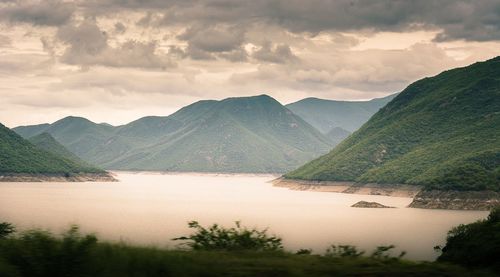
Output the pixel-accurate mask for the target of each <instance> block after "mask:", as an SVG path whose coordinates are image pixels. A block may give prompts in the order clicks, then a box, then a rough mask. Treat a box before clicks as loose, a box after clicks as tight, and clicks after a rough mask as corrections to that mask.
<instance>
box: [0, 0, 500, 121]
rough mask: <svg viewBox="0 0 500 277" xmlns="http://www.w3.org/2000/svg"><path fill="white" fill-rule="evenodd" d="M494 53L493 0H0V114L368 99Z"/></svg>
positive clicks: (110, 114)
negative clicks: (266, 99)
mask: <svg viewBox="0 0 500 277" xmlns="http://www.w3.org/2000/svg"><path fill="white" fill-rule="evenodd" d="M498 55H500V1H499V0H481V1H473V0H470V1H450V0H439V1H431V0H422V1H409V0H408V1H402V0H335V1H334V0H252V1H250V0H204V1H196V0H142V1H140V0H88V1H78V0H77V1H59V0H48V1H17V0H0V101H1V102H0V104H1V105H0V123H2V124H4V125H6V126H8V127H15V126H19V125H29V124H37V123H44V122H49V123H50V122H54V121H56V120H58V119H60V118H63V117H65V116H68V115H73V116H83V117H86V118H88V119H90V120H92V121H94V122H99V123H100V122H107V123H111V124H114V125H120V124H124V123H127V122H130V121H132V120H135V119H137V118H140V117H142V116H147V115H168V114H171V113H173V112H175V111H176V110H178V109H179V108H181V107H183V106H185V105H188V104H191V103H192V102H195V101H198V100H202V99H223V98H226V97H238V96H249V95H259V94H268V95H270V96H272V97H274V98H275V99H277V100H278V101H280V102H281V103H283V104H286V103H290V102H294V101H297V100H300V99H302V98H306V97H318V98H325V99H337V100H367V99H372V98H377V97H383V96H386V95H389V94H392V93H395V92H400V91H402V90H403V89H404V88H405V87H406V86H408V85H409V84H411V83H412V82H414V81H416V80H418V79H421V78H423V77H428V76H433V75H435V74H438V73H439V72H441V71H443V70H447V69H451V68H454V67H459V66H465V65H468V64H471V63H474V62H476V61H483V60H487V59H490V58H493V57H495V56H498Z"/></svg>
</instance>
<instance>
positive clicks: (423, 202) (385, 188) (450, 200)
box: [271, 177, 500, 211]
mask: <svg viewBox="0 0 500 277" xmlns="http://www.w3.org/2000/svg"><path fill="white" fill-rule="evenodd" d="M271 183H272V184H273V186H276V187H282V188H288V189H291V190H300V191H318V192H336V193H351V194H363V195H382V196H391V197H408V198H412V199H413V201H412V202H411V203H410V204H409V205H408V208H418V209H445V210H471V211H488V210H491V209H492V208H494V207H496V206H499V205H500V192H495V191H438V190H430V191H429V190H423V186H415V185H405V184H387V185H381V184H373V183H368V184H360V183H355V182H333V181H308V180H294V179H285V178H283V177H280V178H278V179H275V180H273V181H271Z"/></svg>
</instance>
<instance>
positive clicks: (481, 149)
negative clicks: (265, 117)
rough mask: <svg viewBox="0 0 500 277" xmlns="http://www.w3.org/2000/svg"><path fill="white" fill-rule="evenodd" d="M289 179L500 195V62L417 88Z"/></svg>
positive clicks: (430, 80) (421, 83) (463, 70)
mask: <svg viewBox="0 0 500 277" xmlns="http://www.w3.org/2000/svg"><path fill="white" fill-rule="evenodd" d="M285 177H286V178H290V179H304V180H322V181H324V180H329V181H355V182H361V183H379V184H414V185H424V186H425V187H426V188H427V189H438V190H493V191H500V57H497V58H495V59H491V60H489V61H486V62H479V63H475V64H473V65H471V66H468V67H464V68H457V69H453V70H449V71H445V72H443V73H441V74H439V75H437V76H435V77H432V78H424V79H422V80H419V81H417V82H415V83H413V84H411V85H410V86H408V87H407V88H406V89H405V90H404V91H403V92H401V93H400V94H399V95H398V96H397V97H396V98H394V99H393V100H392V101H391V102H390V103H389V104H387V105H386V106H385V107H384V108H382V109H380V111H379V112H377V113H376V114H375V115H374V116H373V117H372V118H371V119H370V120H369V121H368V122H367V123H366V124H364V125H363V126H362V127H361V129H359V130H358V131H356V132H355V133H354V134H353V135H351V136H350V137H349V138H347V139H346V140H344V141H343V142H342V143H341V144H339V145H338V146H337V147H336V148H334V149H333V150H332V151H331V152H330V153H329V154H327V155H324V156H322V157H320V158H318V159H316V160H314V161H312V162H310V163H308V164H306V165H304V166H302V167H300V168H299V169H297V170H295V171H292V172H290V173H288V174H286V175H285Z"/></svg>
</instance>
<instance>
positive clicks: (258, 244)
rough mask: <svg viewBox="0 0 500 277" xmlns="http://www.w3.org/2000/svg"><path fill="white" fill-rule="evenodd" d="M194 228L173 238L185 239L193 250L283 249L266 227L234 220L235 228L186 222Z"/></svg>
mask: <svg viewBox="0 0 500 277" xmlns="http://www.w3.org/2000/svg"><path fill="white" fill-rule="evenodd" d="M188 226H189V228H191V229H195V233H194V234H191V235H189V236H187V237H179V238H175V239H174V240H183V241H184V240H186V241H188V242H186V243H185V244H186V245H187V246H189V247H191V248H192V249H193V250H226V251H235V250H252V251H277V250H281V249H283V245H282V243H281V238H278V237H276V236H270V235H268V234H267V229H264V230H262V231H260V230H257V229H255V228H253V229H248V228H246V227H242V226H241V224H240V222H239V221H237V222H236V228H234V227H233V228H224V227H222V226H219V225H218V224H213V225H212V226H210V227H208V228H205V227H203V226H201V225H200V224H199V223H198V222H196V221H191V222H189V224H188Z"/></svg>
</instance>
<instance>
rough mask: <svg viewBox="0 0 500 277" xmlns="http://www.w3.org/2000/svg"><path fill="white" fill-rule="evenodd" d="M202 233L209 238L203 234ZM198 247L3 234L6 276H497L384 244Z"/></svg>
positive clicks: (73, 235)
mask: <svg viewBox="0 0 500 277" xmlns="http://www.w3.org/2000/svg"><path fill="white" fill-rule="evenodd" d="M193 226H194V225H193ZM214 226H215V225H213V226H212V227H214ZM10 227H12V226H10ZM198 227H200V226H196V227H194V229H196V233H195V234H193V235H191V236H190V238H192V239H194V240H195V241H196V240H198V241H205V240H206V239H207V238H209V240H212V239H214V240H215V241H220V239H221V238H222V237H227V236H226V235H228V233H227V232H232V235H234V236H233V238H235V240H234V241H237V242H242V241H244V243H243V244H239V245H244V244H246V243H247V242H248V241H247V238H248V236H249V233H248V232H250V233H251V234H250V237H252V236H254V235H257V236H256V237H257V238H258V239H262V238H266V239H270V238H274V237H271V236H267V235H265V231H258V230H249V229H246V228H240V226H238V227H237V228H229V229H225V228H222V227H217V228H215V229H214V228H203V227H202V228H198ZM216 229H217V230H216ZM9 230H10V229H9ZM207 232H208V233H210V235H209V236H206V234H207ZM202 233H204V234H205V236H202V237H196V235H200V234H202ZM213 235H215V236H216V237H213ZM217 236H218V237H217ZM242 238H245V239H244V240H241V239H242ZM231 245H232V246H234V244H231ZM262 245H266V244H265V243H264V244H262ZM191 247H192V249H191V250H187V249H184V250H181V249H161V248H154V247H139V246H132V245H127V244H123V243H107V242H99V241H98V239H97V238H96V237H95V236H94V235H84V234H81V233H80V232H79V230H78V228H77V227H72V228H71V229H70V230H68V231H67V232H65V233H63V234H62V235H60V236H57V235H54V234H52V233H50V232H47V231H43V230H30V231H26V232H23V233H20V234H11V233H10V231H9V232H7V233H5V234H4V235H3V236H0V276H5V277H11V276H12V277H14V276H30V277H38V276H495V275H494V273H493V272H489V271H486V270H471V269H466V268H463V267H461V266H458V265H453V264H450V263H443V262H413V261H407V260H403V259H401V256H402V255H400V256H398V257H392V256H390V255H388V254H387V251H388V250H390V249H391V248H392V247H393V246H381V247H378V248H377V249H376V250H375V251H374V252H373V253H372V254H371V255H369V256H366V255H364V252H360V251H358V250H357V249H356V248H355V247H353V246H347V245H340V246H332V247H331V248H329V250H328V251H327V252H326V253H325V254H323V255H319V254H315V255H313V254H311V253H310V251H309V250H305V249H303V250H301V251H299V252H298V253H290V252H286V251H284V250H282V249H281V248H279V247H277V248H276V247H271V248H268V247H259V248H252V250H246V249H241V248H240V247H236V248H234V247H230V248H228V249H223V248H212V247H210V248H209V249H212V250H210V251H209V250H206V249H205V248H196V247H193V245H191ZM214 249H217V250H214Z"/></svg>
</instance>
